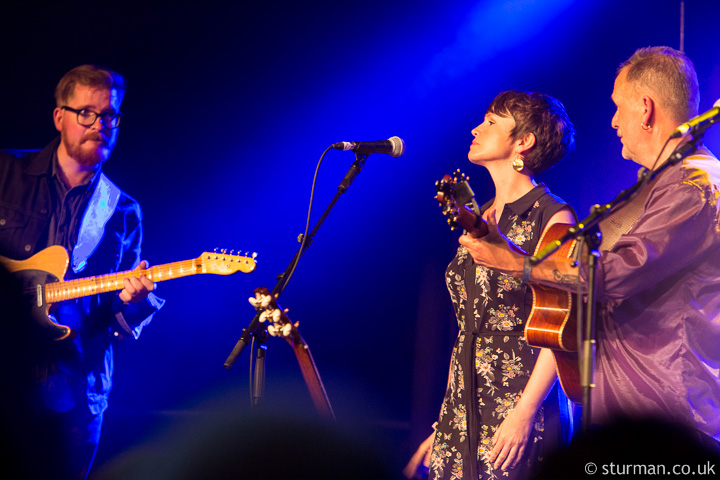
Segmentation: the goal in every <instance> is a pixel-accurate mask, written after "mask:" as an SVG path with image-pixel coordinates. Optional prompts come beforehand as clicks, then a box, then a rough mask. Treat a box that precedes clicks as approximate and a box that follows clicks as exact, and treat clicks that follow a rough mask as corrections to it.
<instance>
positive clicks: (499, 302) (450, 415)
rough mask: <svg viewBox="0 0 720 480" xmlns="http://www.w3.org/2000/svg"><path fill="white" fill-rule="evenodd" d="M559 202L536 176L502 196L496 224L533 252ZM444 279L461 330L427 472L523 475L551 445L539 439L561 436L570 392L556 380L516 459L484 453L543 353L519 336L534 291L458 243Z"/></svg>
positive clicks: (453, 477) (434, 475)
mask: <svg viewBox="0 0 720 480" xmlns="http://www.w3.org/2000/svg"><path fill="white" fill-rule="evenodd" d="M490 204H491V202H490V203H488V204H487V205H486V206H485V207H484V208H487V207H488V206H489V205H490ZM564 207H567V205H566V204H565V203H564V202H563V201H562V200H560V199H559V198H557V197H555V196H554V195H552V194H551V193H550V192H549V191H548V189H547V187H545V185H542V184H540V185H538V186H536V187H535V188H533V189H532V190H531V191H530V192H528V193H527V194H526V195H525V196H523V197H522V198H520V199H519V200H517V201H515V202H513V203H511V204H507V205H506V206H505V208H504V209H503V213H502V217H501V218H500V219H499V221H498V226H499V228H500V230H501V231H502V232H503V233H504V234H505V235H507V237H508V238H509V239H510V240H512V241H513V242H514V243H515V244H517V245H518V246H520V247H522V248H523V249H524V250H525V251H527V252H529V253H533V252H534V250H535V247H536V245H537V243H538V240H539V238H540V234H541V233H542V231H543V229H544V228H545V225H546V224H547V221H548V220H549V219H550V218H551V217H552V216H553V215H554V214H555V213H556V212H557V211H558V210H560V209H562V208H564ZM446 281H447V286H448V290H449V291H450V297H451V299H452V302H453V306H454V307H455V313H456V315H457V320H458V326H459V330H460V332H459V334H458V338H457V341H456V342H455V347H454V349H453V354H452V359H451V364H450V372H449V375H450V378H449V380H448V388H447V392H446V393H445V399H444V400H443V404H442V408H441V410H440V419H439V421H438V424H437V429H436V434H435V441H434V444H433V451H432V458H431V461H430V470H429V474H428V477H429V478H431V479H435V480H439V479H449V480H459V479H474V478H481V479H495V478H514V479H518V478H527V477H529V476H530V473H531V472H532V469H533V468H534V467H536V466H537V462H538V461H540V460H542V456H543V450H547V448H548V447H551V448H552V447H553V446H554V445H544V443H547V441H548V440H549V443H550V444H556V443H560V441H561V439H562V437H563V435H565V436H567V431H565V432H562V431H561V425H560V423H561V421H560V418H561V417H564V418H567V416H566V415H567V411H566V408H567V400H566V399H564V395H562V390H561V389H559V388H558V387H557V382H556V385H555V387H554V388H553V390H552V391H551V392H550V393H549V394H548V396H547V399H546V401H545V402H544V403H543V405H542V406H541V407H540V409H539V410H538V413H537V415H536V417H535V423H534V427H533V430H532V432H531V435H530V439H529V441H528V445H527V448H526V451H525V455H524V456H523V459H522V460H521V462H520V463H518V465H517V466H516V467H515V468H514V469H511V470H508V471H507V472H504V471H502V470H500V469H498V470H495V469H494V468H493V466H492V463H490V462H489V460H488V456H489V455H490V452H491V451H492V448H493V436H494V435H495V432H496V430H497V428H498V427H499V426H500V424H501V423H502V421H503V420H504V419H505V417H506V416H507V415H508V413H510V412H511V411H512V410H513V408H514V407H515V404H516V403H517V401H518V400H519V399H520V397H521V395H522V393H523V389H524V388H525V385H526V383H527V381H528V379H529V378H530V374H531V373H532V370H533V367H534V366H535V361H536V360H537V356H538V354H539V353H540V349H539V348H532V347H530V346H528V345H527V343H525V338H524V337H523V336H522V335H523V331H524V328H525V322H526V321H527V318H528V315H529V314H530V310H531V307H532V292H531V290H530V288H529V287H528V286H526V285H523V284H521V281H520V279H518V278H513V277H511V276H509V275H505V274H503V273H499V272H496V271H494V270H490V269H488V268H485V267H482V266H480V265H476V264H475V263H474V262H473V260H472V257H470V255H469V254H468V252H467V250H466V249H465V247H462V246H461V247H460V248H458V253H457V256H456V257H455V258H454V259H453V261H452V262H451V263H450V265H449V266H448V269H447V272H446ZM559 407H564V408H565V410H564V411H563V408H559ZM548 437H552V438H548ZM473 452H475V453H473Z"/></svg>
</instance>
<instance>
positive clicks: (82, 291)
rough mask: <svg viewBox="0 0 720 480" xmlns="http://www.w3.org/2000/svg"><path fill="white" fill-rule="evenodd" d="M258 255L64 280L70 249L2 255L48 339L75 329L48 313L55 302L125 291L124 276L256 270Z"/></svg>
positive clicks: (216, 255)
mask: <svg viewBox="0 0 720 480" xmlns="http://www.w3.org/2000/svg"><path fill="white" fill-rule="evenodd" d="M256 256H257V254H255V253H253V254H252V255H248V254H246V255H245V256H236V255H232V254H230V255H228V254H227V253H226V251H225V250H221V251H220V252H205V253H203V254H202V255H200V256H199V257H198V258H195V259H192V260H185V261H181V262H175V263H168V264H165V265H156V266H154V267H150V268H147V269H144V270H129V271H126V272H118V273H110V274H107V275H100V276H96V277H86V278H77V279H72V280H68V281H64V280H63V279H64V278H65V272H66V271H67V267H68V264H69V263H70V259H69V256H68V253H67V251H66V250H65V249H64V248H63V247H61V246H59V245H55V246H52V247H48V248H46V249H45V250H42V251H40V252H38V253H36V254H35V255H33V256H32V257H30V258H28V259H27V260H11V259H9V258H5V257H1V256H0V265H2V266H4V267H5V268H6V269H7V270H8V271H9V272H10V273H12V274H13V275H14V276H16V277H17V278H18V279H19V280H20V282H21V283H22V287H23V292H24V293H25V297H26V298H27V299H28V301H29V304H30V309H31V310H30V311H31V316H32V318H33V320H35V322H36V324H37V325H38V326H39V327H40V329H41V331H42V332H43V335H44V336H45V338H48V339H50V340H63V339H65V338H68V337H69V336H70V335H71V334H72V330H71V329H70V327H67V326H65V325H61V324H59V323H56V322H55V321H54V320H53V318H52V317H51V316H50V315H49V309H50V306H51V305H52V304H53V303H58V302H62V301H64V300H71V299H75V298H81V297H86V296H89V295H96V294H99V293H105V292H112V291H116V290H122V289H123V288H125V285H124V279H126V278H132V277H140V276H143V275H144V276H146V277H147V278H149V279H150V280H152V281H153V282H162V281H165V280H170V279H173V278H180V277H185V276H188V275H196V274H200V273H213V274H217V275H229V274H231V273H235V272H238V271H241V272H244V273H249V272H252V271H253V270H255V266H256V264H255V257H256Z"/></svg>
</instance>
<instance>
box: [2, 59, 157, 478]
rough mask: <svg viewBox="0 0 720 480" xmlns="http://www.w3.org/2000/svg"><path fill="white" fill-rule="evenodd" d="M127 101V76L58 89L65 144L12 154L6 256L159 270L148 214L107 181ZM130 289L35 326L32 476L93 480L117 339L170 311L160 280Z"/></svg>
mask: <svg viewBox="0 0 720 480" xmlns="http://www.w3.org/2000/svg"><path fill="white" fill-rule="evenodd" d="M124 94H125V86H124V80H123V78H122V76H120V75H119V74H117V73H116V72H113V71H111V70H107V69H104V68H100V67H97V66H93V65H82V66H79V67H76V68H74V69H72V70H71V71H69V72H68V73H67V74H66V75H65V76H64V77H63V78H62V79H61V80H60V82H59V83H58V86H57V88H56V91H55V99H56V108H55V110H54V113H53V119H54V123H55V127H56V128H57V130H58V131H59V132H60V137H59V138H56V139H55V140H54V141H53V142H52V143H50V144H49V145H48V146H47V147H45V148H44V149H43V150H40V151H17V150H15V151H10V150H5V151H0V255H1V256H3V257H6V258H7V259H12V260H14V261H22V260H27V259H28V258H30V257H32V256H33V255H34V254H36V253H37V252H40V251H42V250H44V249H46V248H47V247H50V246H56V245H59V246H61V247H64V249H65V250H67V252H68V253H69V254H70V272H69V274H68V277H70V278H72V277H73V276H79V275H78V274H80V273H81V272H82V275H83V276H87V275H97V274H103V273H108V272H120V271H123V270H131V269H134V268H146V267H147V263H146V262H144V261H142V262H141V260H140V249H141V242H142V224H141V220H142V215H141V211H140V206H139V204H138V203H137V202H136V201H135V200H133V199H132V198H130V197H129V196H128V195H127V194H125V193H124V192H123V191H122V190H120V189H119V188H118V187H117V186H116V185H115V184H113V183H112V182H111V181H110V180H109V179H108V178H107V177H106V176H105V175H104V174H103V173H102V165H103V163H104V162H105V161H107V160H108V159H109V157H110V154H111V153H112V150H113V147H114V146H115V142H116V140H117V135H118V126H119V124H120V120H121V118H122V114H121V112H120V105H121V103H122V100H123V96H124ZM53 248H54V249H55V250H53V251H56V250H59V251H60V252H61V253H62V254H63V255H64V252H62V250H61V249H58V248H57V247H53ZM43 258H47V259H48V260H51V261H57V262H62V261H63V259H62V258H60V259H57V258H56V256H54V255H50V254H48V255H45V256H44V257H43ZM64 262H65V264H67V257H65V259H64ZM41 269H42V265H39V266H35V267H34V269H33V271H34V272H36V273H37V271H38V270H41ZM47 271H50V270H49V269H48V270H47ZM59 280H62V278H60V279H59ZM123 281H124V285H121V286H119V287H118V289H120V288H122V291H120V293H119V294H114V293H105V294H95V295H89V296H85V297H83V298H79V299H76V300H72V301H66V302H62V303H59V304H58V305H57V307H58V308H57V309H56V310H55V311H52V312H51V313H52V315H53V317H50V318H51V319H50V320H48V319H47V317H46V318H45V320H46V321H45V323H44V324H43V325H41V326H39V327H38V328H35V329H34V330H33V333H34V334H35V335H34V338H33V348H32V349H31V351H32V352H34V355H33V358H31V359H29V360H30V361H31V362H33V365H32V366H31V368H30V369H29V370H28V371H32V372H33V377H34V378H33V381H34V384H35V388H34V390H35V391H33V392H32V393H33V395H31V397H32V398H28V399H27V405H28V410H29V415H28V417H30V418H28V419H27V424H26V428H25V430H26V431H24V432H22V431H21V432H14V436H15V437H16V438H15V440H16V443H18V444H19V445H20V447H19V450H20V451H21V453H27V450H28V448H29V449H35V450H36V453H37V454H38V456H39V457H40V456H41V457H42V458H37V459H36V460H34V461H29V462H27V464H26V465H25V466H24V467H22V466H21V467H20V468H21V469H22V470H23V471H21V472H19V473H20V474H22V475H23V478H26V477H27V478H34V475H35V474H38V471H39V469H38V465H42V464H46V465H47V464H48V463H50V464H52V478H63V479H65V478H72V479H83V478H85V477H86V475H87V472H88V470H89V468H90V465H91V464H92V461H93V458H94V455H95V452H96V449H97V445H98V441H99V438H100V427H101V424H102V417H103V412H104V411H105V409H106V408H107V400H108V393H109V391H110V388H111V384H112V373H113V350H112V342H113V341H115V340H119V339H123V338H137V337H138V336H139V334H140V331H141V330H142V328H143V327H144V326H145V325H147V324H148V323H149V322H150V320H151V318H152V316H153V315H154V313H155V312H156V311H157V310H159V309H160V308H161V307H162V304H163V303H164V301H163V300H161V299H159V298H157V297H155V296H154V294H152V293H150V292H151V291H152V290H153V288H154V283H153V281H151V280H149V279H148V278H147V277H145V276H142V275H139V274H138V276H137V277H131V278H125V279H124V280H123ZM39 298H40V295H39V294H38V299H39ZM38 302H39V300H38ZM39 303H41V302H39ZM41 323H42V322H41ZM7 394H12V393H11V392H8V393H7ZM10 415H12V413H10ZM51 428H52V431H46V430H49V429H51ZM28 438H31V440H30V441H27V439H28ZM48 457H49V458H48Z"/></svg>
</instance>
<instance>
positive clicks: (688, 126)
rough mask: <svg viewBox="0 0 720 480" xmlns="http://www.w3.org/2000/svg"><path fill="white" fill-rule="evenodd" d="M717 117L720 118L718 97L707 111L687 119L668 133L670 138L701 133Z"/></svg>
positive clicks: (716, 119) (715, 120)
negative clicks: (670, 133)
mask: <svg viewBox="0 0 720 480" xmlns="http://www.w3.org/2000/svg"><path fill="white" fill-rule="evenodd" d="M718 119H720V99H719V100H718V101H717V102H715V105H713V108H711V109H710V110H708V111H707V112H705V113H703V114H702V115H698V116H697V117H695V118H693V119H690V120H688V121H687V122H686V123H683V124H682V125H680V126H679V127H678V128H676V129H675V131H674V132H673V134H672V135H670V138H671V139H673V138H680V137H685V136H687V135H688V134H695V133H702V132H704V131H705V129H707V128H708V127H709V126H710V125H712V124H713V123H715V122H717V121H718Z"/></svg>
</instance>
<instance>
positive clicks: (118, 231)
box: [0, 138, 164, 415]
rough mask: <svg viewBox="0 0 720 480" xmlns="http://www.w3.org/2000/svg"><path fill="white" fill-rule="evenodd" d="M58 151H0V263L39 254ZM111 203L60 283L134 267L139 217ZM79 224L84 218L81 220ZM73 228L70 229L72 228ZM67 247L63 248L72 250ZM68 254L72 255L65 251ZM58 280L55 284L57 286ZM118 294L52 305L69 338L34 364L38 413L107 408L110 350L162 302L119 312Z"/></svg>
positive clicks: (131, 204) (132, 208)
mask: <svg viewBox="0 0 720 480" xmlns="http://www.w3.org/2000/svg"><path fill="white" fill-rule="evenodd" d="M59 143H60V138H57V139H55V140H54V141H53V142H52V143H50V145H48V146H47V147H46V148H44V149H43V150H39V151H20V150H0V255H2V256H4V257H7V258H10V259H13V260H25V259H27V258H29V257H31V256H32V255H34V254H35V253H37V252H39V251H41V250H43V249H45V248H46V247H47V246H48V245H47V238H48V237H47V229H48V225H49V224H50V215H51V214H52V212H53V208H52V194H51V191H50V186H49V182H50V181H51V180H52V179H51V175H52V160H53V156H54V153H55V151H56V150H57V148H58V145H59ZM99 177H100V176H99V175H96V176H95V178H94V179H93V180H92V182H91V184H90V185H89V187H88V192H87V194H86V197H87V198H86V199H85V200H84V204H83V206H82V207H81V211H82V212H83V214H84V213H86V210H87V209H88V208H92V203H91V202H88V200H89V199H90V197H91V196H92V193H93V192H94V190H95V189H96V187H97V184H98V179H99ZM118 192H119V198H118V201H117V204H116V205H115V208H114V210H113V211H112V212H111V214H110V216H109V218H108V219H107V222H106V223H104V225H100V226H98V227H96V228H100V229H102V230H103V231H102V232H98V233H99V234H98V235H97V237H98V238H100V240H99V243H98V244H97V247H96V248H95V249H94V250H93V251H92V253H91V254H90V255H89V257H88V258H87V261H86V263H85V264H84V265H83V269H82V271H81V272H79V273H78V274H74V273H73V271H72V269H71V270H70V271H69V272H67V273H66V275H65V278H66V279H69V278H73V277H74V276H76V277H89V276H96V275H104V274H108V273H114V272H121V271H125V270H131V269H133V268H134V267H136V266H137V265H138V264H139V262H140V260H141V259H140V250H141V243H142V213H141V210H140V205H139V204H138V203H137V201H135V200H134V199H132V198H131V197H130V196H128V195H127V194H125V193H124V192H122V191H120V190H118ZM83 216H84V215H83ZM79 224H80V222H79V221H76V222H73V225H75V227H74V228H79ZM73 247H74V246H69V247H68V246H66V248H67V249H68V250H72V249H73ZM68 253H70V254H72V251H69V252H68ZM60 280H62V279H60ZM117 294H118V292H110V293H103V294H95V295H88V296H85V297H82V298H79V299H77V300H67V301H64V302H60V303H58V304H57V305H55V306H54V309H53V310H51V312H52V313H53V315H54V317H55V318H56V320H57V322H58V323H60V324H62V325H67V326H69V327H71V328H72V329H73V331H74V332H75V333H76V335H74V336H73V337H72V338H68V339H65V340H59V341H55V342H50V343H49V344H48V345H47V347H46V348H43V349H41V351H42V352H43V354H42V357H43V358H37V359H36V362H37V365H36V370H37V372H38V375H37V377H38V378H37V381H38V384H39V385H40V387H41V388H42V390H43V391H42V394H43V400H44V403H45V405H46V406H47V407H48V408H50V409H51V410H53V411H58V412H62V411H69V410H72V409H74V408H80V407H81V406H82V405H87V406H88V408H89V410H90V412H91V413H92V414H94V415H98V414H101V413H102V412H103V411H104V410H105V409H106V408H107V396H108V394H109V392H110V389H111V386H112V373H113V350H112V343H113V342H114V341H116V340H120V339H124V338H138V336H139V335H140V331H141V330H142V328H143V327H144V326H145V325H147V324H148V323H149V322H150V320H151V319H152V317H153V315H154V314H155V312H156V311H157V310H159V309H160V308H161V307H162V305H163V303H164V300H162V299H160V298H158V297H156V296H155V295H154V294H152V293H151V294H150V295H149V296H148V297H147V299H145V300H143V301H141V302H138V303H136V304H131V305H124V304H122V302H121V301H119V298H118V296H117Z"/></svg>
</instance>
